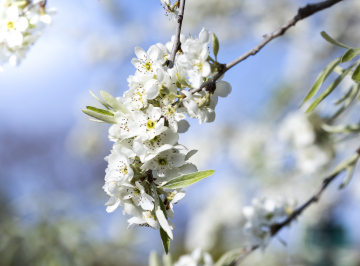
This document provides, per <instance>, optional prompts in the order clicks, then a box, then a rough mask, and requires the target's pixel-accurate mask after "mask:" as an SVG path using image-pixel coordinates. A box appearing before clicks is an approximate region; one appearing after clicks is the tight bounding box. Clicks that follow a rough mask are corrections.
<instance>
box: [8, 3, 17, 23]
mask: <svg viewBox="0 0 360 266" xmlns="http://www.w3.org/2000/svg"><path fill="white" fill-rule="evenodd" d="M6 15H7V18H8V19H9V20H11V21H16V20H17V19H18V17H19V9H18V7H17V6H16V5H12V6H10V7H8V9H7V10H6Z"/></svg>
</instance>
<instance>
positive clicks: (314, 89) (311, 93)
mask: <svg viewBox="0 0 360 266" xmlns="http://www.w3.org/2000/svg"><path fill="white" fill-rule="evenodd" d="M340 61H341V58H340V57H339V58H336V59H335V60H333V61H332V62H330V63H329V64H328V65H327V66H326V67H325V68H324V70H323V71H321V72H320V74H319V76H318V77H317V78H316V81H315V83H314V85H313V86H312V88H311V90H310V91H309V92H308V94H307V95H306V97H305V99H304V101H303V103H302V104H304V103H305V102H307V101H308V100H310V99H311V98H312V97H314V96H315V94H316V93H317V92H318V91H319V89H320V87H321V85H322V84H323V83H324V81H325V79H326V78H327V77H328V76H329V75H330V74H331V72H332V71H333V69H334V68H335V67H336V66H337V65H338V64H340Z"/></svg>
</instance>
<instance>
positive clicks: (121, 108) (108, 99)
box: [100, 91, 128, 113]
mask: <svg viewBox="0 0 360 266" xmlns="http://www.w3.org/2000/svg"><path fill="white" fill-rule="evenodd" d="M100 94H101V96H102V97H103V98H104V99H105V101H106V102H107V103H108V104H109V105H110V106H111V108H112V109H113V110H115V111H121V112H123V113H128V111H127V110H126V108H125V107H124V106H123V105H122V104H121V103H120V102H119V101H118V100H116V99H115V98H114V97H113V96H112V95H111V94H110V93H107V92H106V91H100Z"/></svg>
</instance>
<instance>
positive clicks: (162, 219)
mask: <svg viewBox="0 0 360 266" xmlns="http://www.w3.org/2000/svg"><path fill="white" fill-rule="evenodd" d="M152 188H153V192H154V195H155V197H154V202H155V215H156V218H157V220H158V222H159V224H160V226H161V227H162V228H163V229H164V231H165V232H166V234H167V235H168V236H169V237H170V239H173V233H172V231H171V228H170V225H169V222H168V219H167V215H166V211H165V212H164V211H163V208H161V203H160V202H162V201H161V198H159V195H158V194H157V191H156V186H155V185H154V184H153V185H152ZM163 204H164V203H163ZM160 233H161V230H160ZM161 239H162V240H163V245H164V248H165V244H166V243H165V244H164V238H163V237H162V238H161ZM165 251H166V250H165Z"/></svg>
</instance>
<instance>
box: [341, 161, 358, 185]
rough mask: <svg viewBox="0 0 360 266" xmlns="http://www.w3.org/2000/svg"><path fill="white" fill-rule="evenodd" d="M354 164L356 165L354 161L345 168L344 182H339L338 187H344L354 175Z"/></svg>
mask: <svg viewBox="0 0 360 266" xmlns="http://www.w3.org/2000/svg"><path fill="white" fill-rule="evenodd" d="M355 165H356V162H355V163H354V164H352V165H350V166H348V167H347V168H346V171H347V175H346V178H345V180H344V182H343V183H341V185H340V186H339V189H343V188H344V187H346V186H347V185H348V184H349V182H350V180H351V178H352V177H353V175H354V171H355Z"/></svg>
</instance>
